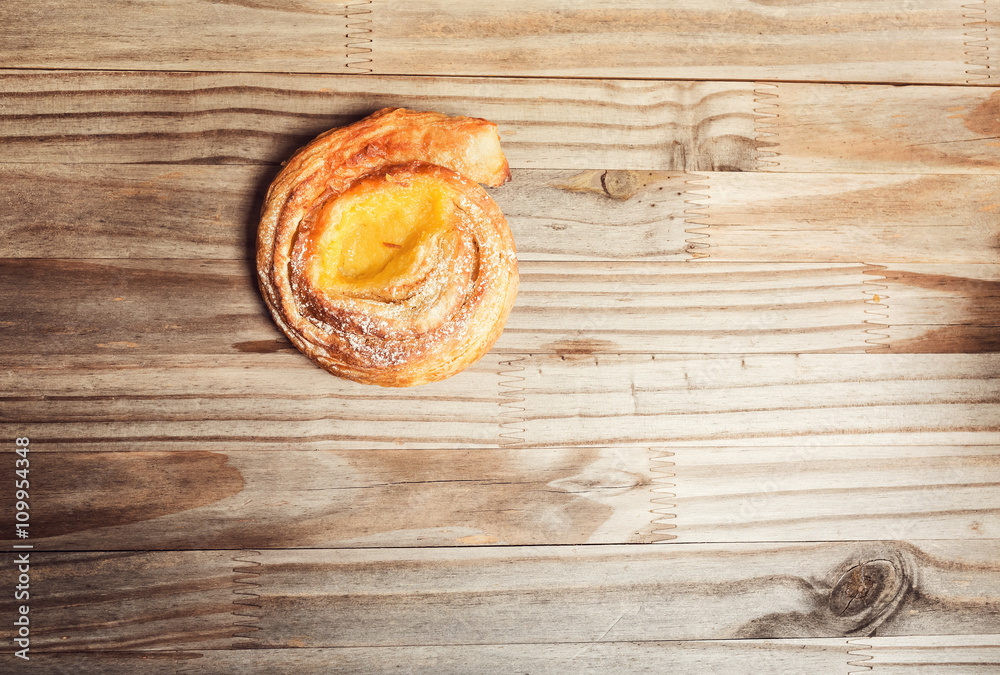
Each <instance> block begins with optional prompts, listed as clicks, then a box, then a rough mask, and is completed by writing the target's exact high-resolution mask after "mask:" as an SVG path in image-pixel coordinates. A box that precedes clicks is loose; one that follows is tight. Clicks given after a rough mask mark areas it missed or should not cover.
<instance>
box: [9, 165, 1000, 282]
mask: <svg viewBox="0 0 1000 675" xmlns="http://www.w3.org/2000/svg"><path fill="white" fill-rule="evenodd" d="M271 179H272V170H271V169H265V168H261V167H240V166H218V167H206V166H174V167H169V168H168V167H161V166H150V165H144V166H137V167H131V166H130V167H124V166H115V165H96V166H91V165H87V166H84V167H81V166H79V165H65V164H42V165H34V164H29V165H25V164H6V165H2V166H0V187H2V188H3V194H4V196H3V197H0V206H2V207H3V210H2V215H0V233H2V234H3V235H4V243H3V245H2V249H0V251H2V252H3V254H4V255H5V257H44V258H48V257H72V258H122V257H140V258H141V257H156V258H159V257H167V258H219V259H252V258H253V248H252V247H253V237H254V233H255V232H256V225H257V218H256V214H257V212H258V210H259V204H260V201H261V198H262V195H263V192H264V191H265V190H266V188H267V185H268V184H269V182H270V180H271ZM998 185H1000V184H998V179H997V178H996V177H995V176H991V175H976V174H929V175H911V174H809V173H796V174H781V175H772V174H767V173H735V172H708V173H703V174H690V173H677V172H665V171H618V170H594V169H591V170H586V171H558V170H520V171H516V172H515V173H514V180H513V181H512V182H511V183H510V184H508V185H506V186H504V187H501V188H495V189H492V190H491V194H492V195H493V196H494V198H495V199H496V200H497V202H498V204H499V205H500V207H501V208H502V209H503V210H504V213H505V214H506V216H507V218H508V220H509V222H510V225H511V229H512V231H513V233H514V237H515V240H516V241H517V245H518V255H519V257H520V259H522V260H646V261H654V260H655V261H661V260H663V261H676V260H691V259H702V258H710V259H712V260H719V261H726V260H729V261H746V262H770V261H794V262H824V263H827V262H846V263H851V262H859V261H864V262H873V263H875V262H878V263H899V262H905V263H913V262H926V263H946V262H949V263H996V262H998V261H1000V258H998V256H997V254H996V251H997V247H996V246H995V245H994V243H995V241H996V239H997V237H1000V207H998V206H997V204H998V203H1000V202H997V197H996V194H997V187H998ZM67 204H72V205H73V206H72V208H66V205H67ZM943 241H947V242H948V244H947V246H944V245H942V242H943Z"/></svg>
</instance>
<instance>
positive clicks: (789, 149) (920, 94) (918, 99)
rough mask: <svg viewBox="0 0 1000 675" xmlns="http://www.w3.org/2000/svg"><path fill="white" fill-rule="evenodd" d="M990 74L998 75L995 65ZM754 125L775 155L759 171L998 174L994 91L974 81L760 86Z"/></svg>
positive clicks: (999, 112)
mask: <svg viewBox="0 0 1000 675" xmlns="http://www.w3.org/2000/svg"><path fill="white" fill-rule="evenodd" d="M992 77H994V78H998V77H1000V69H997V68H996V66H994V67H993V75H992ZM758 91H759V93H760V100H761V103H762V104H764V105H762V106H761V107H760V109H759V112H761V113H768V114H771V115H773V117H771V118H769V119H765V120H762V121H761V122H760V123H759V125H758V129H759V130H760V131H761V132H762V133H764V134H770V135H768V136H767V137H766V138H765V139H764V140H765V141H766V142H767V143H769V144H770V145H769V146H768V147H767V151H768V152H771V153H774V154H773V155H771V156H768V157H766V158H765V162H764V164H765V166H763V167H762V168H764V169H765V170H770V171H787V172H800V171H801V172H810V171H830V172H841V173H879V172H884V173H894V172H901V173H949V172H953V171H962V172H970V173H993V174H995V173H997V171H998V169H1000V121H998V120H1000V91H997V90H996V89H991V88H977V87H884V86H877V85H839V84H828V85H824V86H817V85H810V84H796V83H791V82H779V83H771V84H767V85H761V86H760V87H759V88H758Z"/></svg>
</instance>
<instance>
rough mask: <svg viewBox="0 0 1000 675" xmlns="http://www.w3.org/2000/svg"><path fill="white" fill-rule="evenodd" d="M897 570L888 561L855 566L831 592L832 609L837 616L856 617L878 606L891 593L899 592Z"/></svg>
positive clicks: (869, 562) (873, 561)
mask: <svg viewBox="0 0 1000 675" xmlns="http://www.w3.org/2000/svg"><path fill="white" fill-rule="evenodd" d="M897 576H898V575H897V574H896V570H895V568H894V567H893V565H892V563H890V562H889V561H888V560H870V561H868V562H863V563H861V564H859V565H855V566H854V567H852V568H851V569H849V570H847V572H846V573H845V574H844V575H843V576H842V577H841V578H840V581H838V582H837V583H836V585H834V587H833V590H832V591H831V592H830V601H829V605H830V610H831V611H832V612H833V613H834V614H835V615H836V616H854V615H857V614H861V613H862V612H863V611H864V610H866V609H868V608H869V607H872V606H874V605H875V604H876V603H878V602H879V600H880V598H881V597H882V595H883V594H885V593H886V592H887V591H890V590H891V591H892V592H890V593H889V595H890V596H892V595H895V591H896V590H898V583H897V581H898V580H897Z"/></svg>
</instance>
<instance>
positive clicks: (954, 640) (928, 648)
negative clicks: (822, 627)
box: [851, 634, 1000, 675]
mask: <svg viewBox="0 0 1000 675" xmlns="http://www.w3.org/2000/svg"><path fill="white" fill-rule="evenodd" d="M851 644H852V645H855V646H856V648H857V652H856V653H857V654H858V655H859V656H861V659H864V660H861V659H859V665H862V666H865V667H868V668H871V672H872V673H876V674H882V673H885V674H886V675H916V674H917V673H926V672H928V671H929V670H930V669H932V671H933V672H935V673H942V674H943V675H978V674H979V673H984V672H990V671H992V670H996V669H997V668H998V667H1000V636H998V635H996V634H993V635H914V636H912V637H871V638H863V639H859V640H852V641H851Z"/></svg>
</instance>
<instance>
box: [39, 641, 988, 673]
mask: <svg viewBox="0 0 1000 675" xmlns="http://www.w3.org/2000/svg"><path fill="white" fill-rule="evenodd" d="M872 645H877V647H875V648H872ZM31 662H32V664H35V665H34V667H35V668H37V669H44V668H48V669H50V670H52V671H57V672H74V673H98V674H100V675H132V673H135V672H136V669H137V668H141V669H142V672H143V673H149V674H150V675H160V674H163V675H173V673H176V672H183V673H192V674H193V673H218V672H235V671H241V672H263V671H266V672H268V673H275V674H276V675H285V674H288V675H295V674H297V673H345V674H353V673H359V672H364V673H396V672H399V671H401V670H404V671H419V672H426V671H433V672H435V673H444V674H454V675H467V674H468V675H494V674H507V673H509V674H510V675H523V673H525V672H530V673H534V674H537V675H561V674H562V673H565V672H567V671H572V672H574V673H584V674H588V675H589V674H592V675H603V674H604V673H608V672H618V673H639V672H665V671H669V670H674V671H676V670H677V669H684V670H689V671H692V672H726V671H727V670H729V669H731V668H732V666H733V663H734V662H738V663H739V664H740V667H741V668H745V669H747V670H749V671H751V672H796V673H798V672H817V673H818V672H822V673H830V674H843V675H847V674H848V673H849V672H850V673H856V672H872V673H875V674H876V675H879V674H883V673H884V674H886V675H889V674H892V675H916V674H920V675H922V674H923V673H926V672H927V670H928V667H932V668H934V672H935V673H943V674H944V675H982V673H984V672H988V671H990V670H995V669H996V668H997V667H1000V642H998V638H997V636H996V635H995V634H994V635H934V636H912V637H910V636H901V637H877V638H854V639H849V638H798V639H780V640H688V641H641V642H595V643H588V644H583V645H581V644H518V645H461V646H447V645H440V646H409V647H335V648H312V649H304V648H301V647H298V648H295V647H293V648H290V649H236V650H224V649H211V650H202V651H174V650H171V651H154V650H146V651H131V652H128V651H103V652H90V653H79V652H77V653H74V652H38V653H34V654H33V655H32V657H31ZM178 668H180V669H181V670H180V671H178V670H177V669H178Z"/></svg>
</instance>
